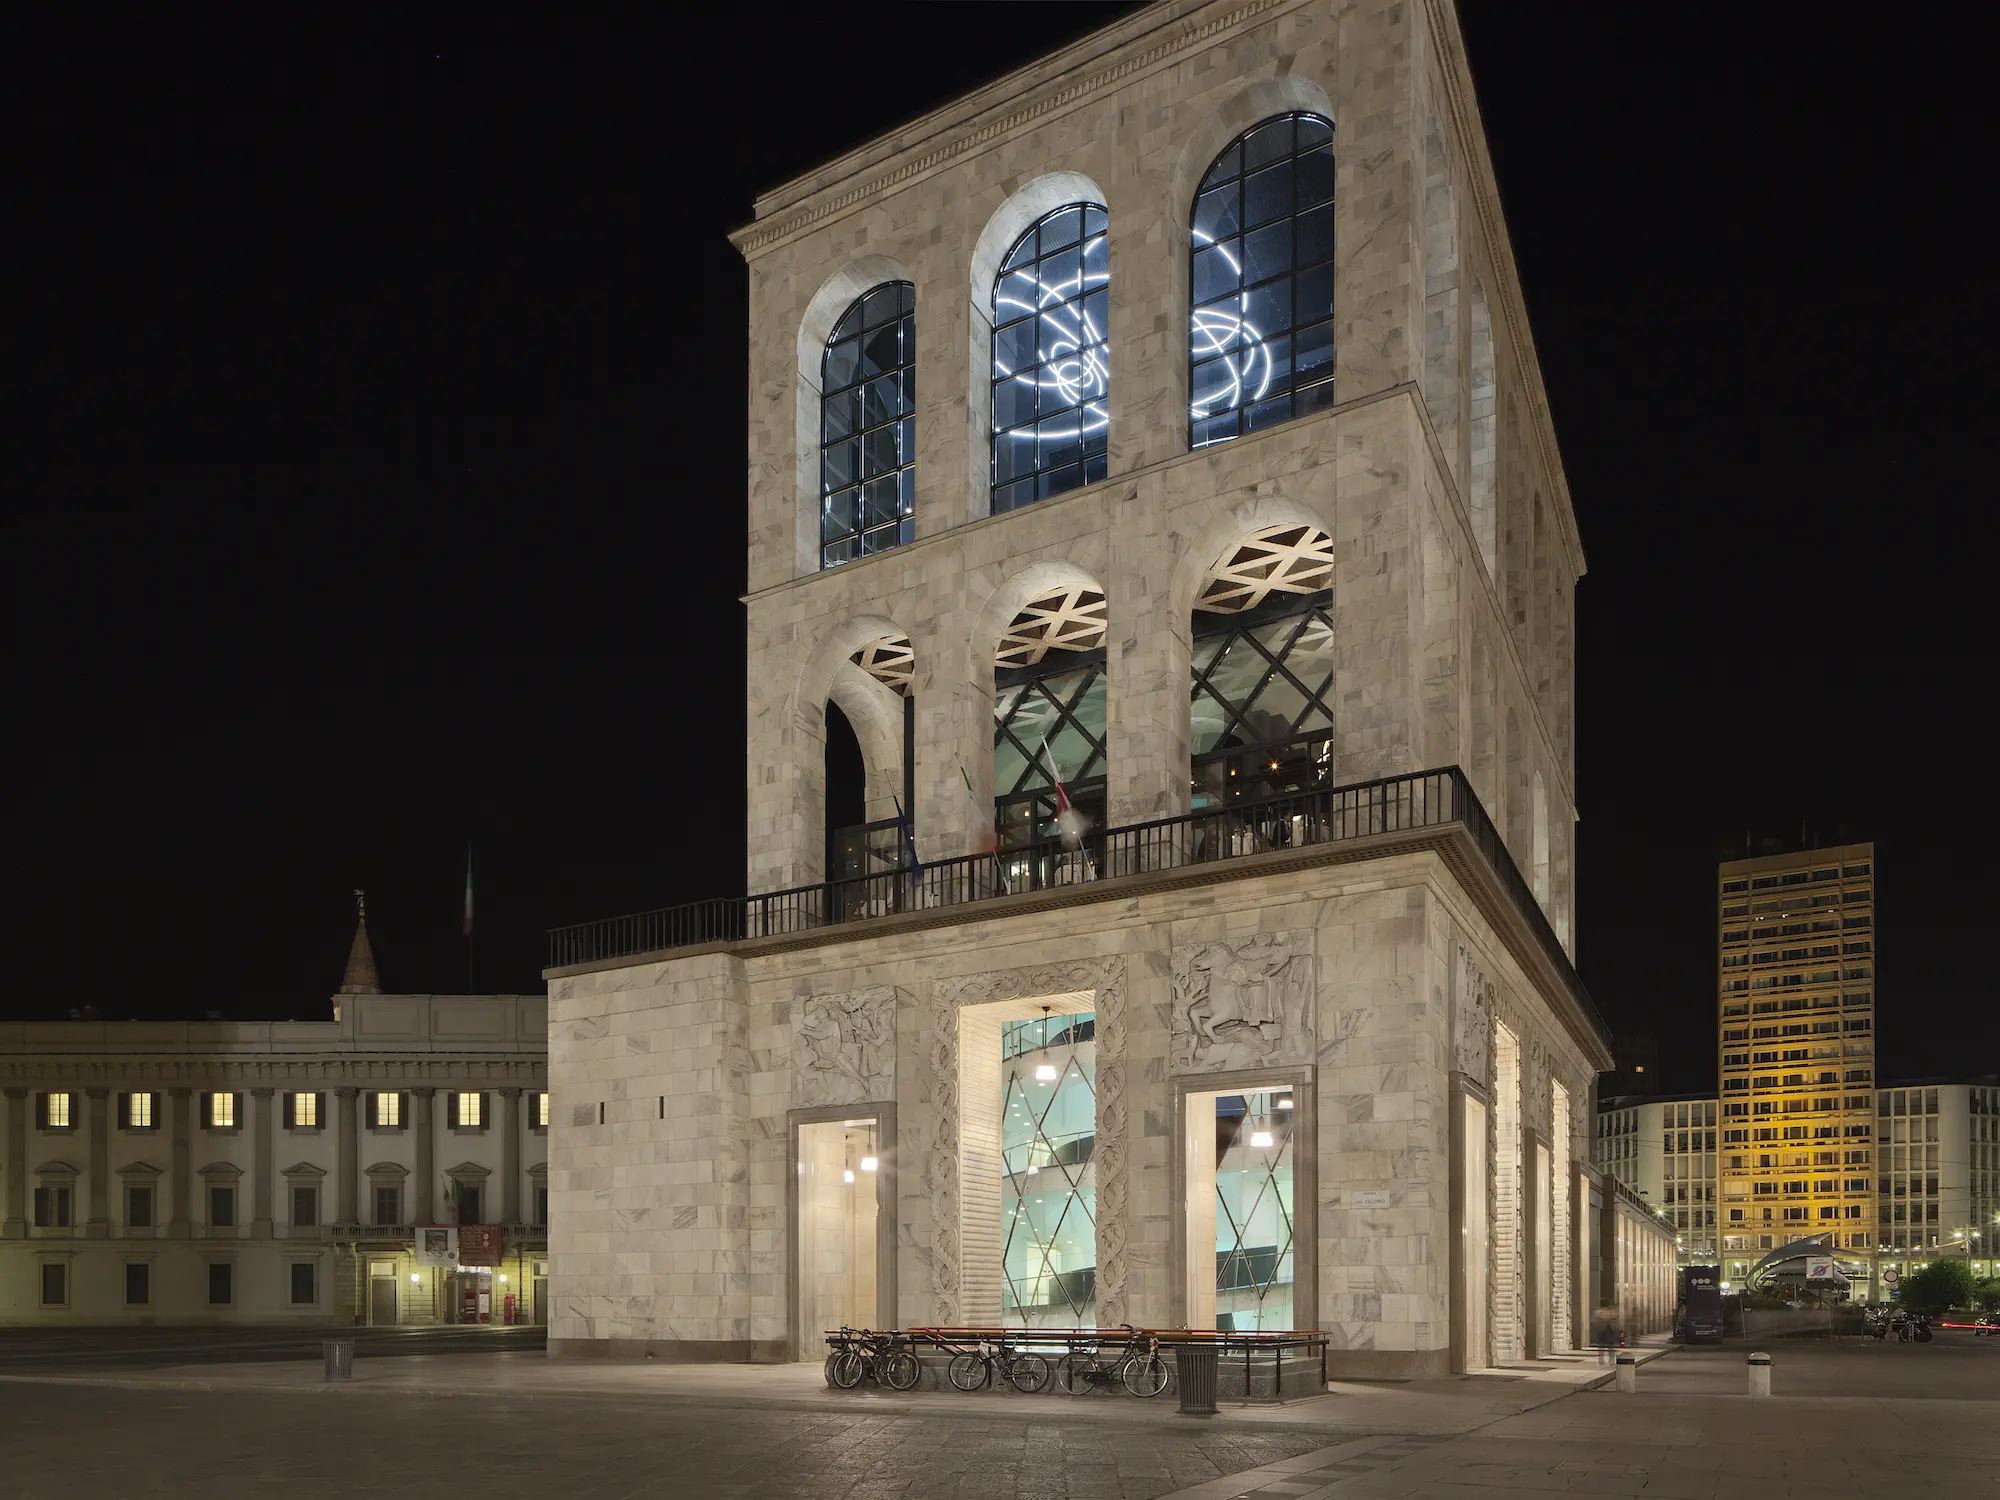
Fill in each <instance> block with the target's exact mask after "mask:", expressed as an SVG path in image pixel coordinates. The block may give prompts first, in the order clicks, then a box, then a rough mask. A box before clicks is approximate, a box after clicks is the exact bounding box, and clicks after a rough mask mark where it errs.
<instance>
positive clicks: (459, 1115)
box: [452, 1093, 486, 1129]
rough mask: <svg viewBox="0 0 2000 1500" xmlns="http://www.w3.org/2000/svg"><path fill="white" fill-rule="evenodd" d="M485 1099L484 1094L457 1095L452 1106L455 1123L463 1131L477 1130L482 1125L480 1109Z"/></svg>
mask: <svg viewBox="0 0 2000 1500" xmlns="http://www.w3.org/2000/svg"><path fill="white" fill-rule="evenodd" d="M485 1098H486V1096H485V1095H484V1094H476V1093H475V1094H458V1095H455V1096H454V1103H453V1106H452V1108H453V1116H452V1120H453V1123H454V1124H456V1125H458V1126H459V1127H461V1128H463V1129H477V1128H478V1127H479V1125H480V1124H481V1123H482V1119H483V1117H482V1115H481V1114H480V1108H481V1105H482V1104H483V1103H484V1101H485Z"/></svg>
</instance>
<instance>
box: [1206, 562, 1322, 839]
mask: <svg viewBox="0 0 2000 1500" xmlns="http://www.w3.org/2000/svg"><path fill="white" fill-rule="evenodd" d="M1193 667H1194V683H1193V687H1192V689H1191V694H1190V708H1189V716H1190V725H1189V728H1190V731H1191V740H1190V748H1191V750H1192V772H1191V774H1192V778H1193V781H1194V791H1193V806H1194V808H1195V810H1196V811H1201V810H1203V809H1206V808H1213V807H1220V806H1224V805H1226V804H1228V803H1231V802H1239V801H1243V800H1246V799H1254V798H1258V797H1268V796H1278V795H1281V794H1283V793H1285V792H1293V791H1303V790H1306V789H1308V788H1312V787H1320V786H1324V785H1326V784H1327V778H1328V774H1329V771H1330V769H1331V753H1332V743H1333V742H1332V738H1331V736H1332V731H1333V714H1332V711H1331V709H1330V708H1329V707H1328V703H1329V700H1330V699H1331V697H1332V692H1333V669H1334V659H1333V620H1332V618H1331V616H1330V615H1329V614H1328V613H1327V605H1326V602H1325V601H1324V599H1323V598H1322V599H1321V600H1320V601H1319V602H1315V603H1312V604H1309V605H1308V606H1307V607H1306V608H1304V609H1302V610H1297V611H1295V612H1293V613H1287V614H1280V615H1277V616H1276V617H1275V618H1274V617H1272V616H1271V615H1270V614H1269V613H1268V612H1259V613H1257V614H1254V615H1249V616H1239V617H1237V618H1236V619H1235V620H1234V621H1232V623H1231V625H1230V627H1229V628H1228V629H1225V630H1223V631H1221V632H1220V633H1217V634H1212V635H1209V636H1207V637H1204V638H1203V639H1200V640H1197V641H1196V642H1195V645H1194V660H1193Z"/></svg>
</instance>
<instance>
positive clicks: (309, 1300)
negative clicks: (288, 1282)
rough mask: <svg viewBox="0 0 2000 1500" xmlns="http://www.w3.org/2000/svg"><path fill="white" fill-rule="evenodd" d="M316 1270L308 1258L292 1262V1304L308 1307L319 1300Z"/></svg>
mask: <svg viewBox="0 0 2000 1500" xmlns="http://www.w3.org/2000/svg"><path fill="white" fill-rule="evenodd" d="M318 1270H319V1268H318V1267H317V1266H315V1265H314V1264H313V1263H312V1262H311V1261H309V1260H295V1261H293V1262H292V1306H294V1307H310V1306H312V1304H313V1303H315V1302H317V1301H319V1276H318Z"/></svg>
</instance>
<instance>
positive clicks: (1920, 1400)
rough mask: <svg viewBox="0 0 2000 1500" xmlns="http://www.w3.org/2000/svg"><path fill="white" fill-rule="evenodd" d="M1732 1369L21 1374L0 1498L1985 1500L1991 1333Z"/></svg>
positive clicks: (1996, 1404) (1998, 1435)
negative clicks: (1352, 1381)
mask: <svg viewBox="0 0 2000 1500" xmlns="http://www.w3.org/2000/svg"><path fill="white" fill-rule="evenodd" d="M1651 1352H1653V1351H1649V1353H1651ZM1746 1352H1747V1351H1746V1348H1744V1347H1738V1346H1732V1347H1726V1348H1722V1349H1708V1350H1674V1351H1671V1352H1665V1353H1663V1354H1661V1355H1660V1357H1657V1358H1653V1359H1651V1360H1650V1361H1649V1362H1648V1363H1647V1364H1645V1365H1643V1366H1642V1367H1641V1369H1640V1372H1639V1382H1640V1389H1639V1390H1638V1392H1637V1393H1636V1394H1632V1395H1622V1394H1620V1393H1618V1392H1617V1391H1615V1390H1613V1389H1609V1388H1598V1389H1590V1388H1588V1385H1589V1382H1590V1381H1592V1380H1594V1379H1595V1378H1596V1375H1597V1371H1596V1369H1595V1367H1594V1366H1592V1365H1590V1364H1588V1363H1585V1362H1582V1361H1557V1362H1549V1363H1547V1364H1545V1365H1541V1366H1535V1367H1523V1368H1520V1369H1514V1370H1507V1371H1502V1372H1497V1373H1492V1374H1487V1375H1481V1376H1477V1377H1473V1378H1471V1379H1465V1380H1441V1381H1426V1382H1417V1383H1411V1384H1401V1385H1395V1384H1383V1385H1345V1384H1343V1385H1336V1386H1334V1387H1332V1388H1331V1389H1330V1391H1329V1393H1328V1394H1327V1395H1326V1396H1323V1397H1315V1398H1312V1399H1310V1400H1307V1401H1301V1402H1294V1403H1291V1404H1288V1405H1286V1406H1284V1407H1270V1406H1263V1407H1236V1408H1225V1410H1224V1411H1223V1412H1222V1413H1221V1414H1220V1415H1218V1416H1216V1417H1213V1418H1205V1419H1204V1418H1189V1417H1181V1416H1179V1415H1177V1414H1176V1412H1175V1410H1174V1406H1173V1400H1172V1397H1171V1395H1169V1396H1167V1397H1163V1398H1161V1399H1160V1400H1157V1401H1146V1402H1142V1401H1137V1400H1133V1399H1131V1398H1129V1397H1123V1396H1117V1397H1113V1396H1108V1395H1107V1396H1104V1397H1101V1398H1099V1397H1084V1398H1063V1397H1056V1396H1041V1397H1023V1396H1019V1395H1018V1394H1012V1395H1007V1396H990V1397H989V1396H972V1397H968V1396H961V1395H957V1394H956V1393H950V1392H937V1393H929V1392H919V1393H915V1394H912V1395H909V1396H891V1395H887V1394H884V1393H877V1392H859V1393H852V1394H842V1393H835V1392H829V1391H827V1390H825V1388H824V1387H823V1386H822V1385H821V1384H820V1383H819V1382H818V1380H817V1379H816V1372H811V1371H807V1370H804V1369H802V1368H800V1367H761V1368H760V1367H745V1366H722V1367H709V1368H706V1369H703V1368H696V1367H687V1366H681V1367H670V1366H659V1365H643V1364H641V1365H610V1364H594V1363H582V1362H558V1363H554V1364H551V1363H549V1362H548V1361H546V1360H544V1359H543V1358H541V1357H540V1356H539V1355H534V1354H527V1353H522V1352H518V1351H516V1352H508V1351H505V1350H504V1349H499V1348H497V1347H496V1348H495V1349H494V1351H493V1352H490V1353H475V1354H466V1353H455V1352H440V1353H433V1354H424V1353H417V1354H411V1355H408V1356H406V1357H400V1358H390V1359H382V1358H374V1359H371V1358H368V1357H366V1351H365V1349H364V1356H363V1358H361V1359H360V1360H359V1361H358V1363H357V1366H356V1379H355V1382H354V1383H353V1384H352V1385H347V1386H325V1385H322V1384H319V1383H318V1381H317V1370H316V1368H315V1367H312V1366H309V1365H306V1364H303V1363H297V1362H293V1363H285V1362H258V1363H247V1362H222V1363H208V1364H189V1365H183V1366H162V1365H159V1364H157V1363H152V1362H149V1361H148V1360H145V1359H141V1360H139V1361H136V1362H135V1363H134V1365H133V1366H132V1367H131V1368H128V1369H123V1370H118V1371H108V1370H103V1369H96V1368H93V1369H90V1370H87V1371H71V1372H66V1373H35V1374H23V1373H18V1371H19V1368H20V1367H19V1364H18V1363H16V1365H15V1371H16V1373H9V1374H5V1375H0V1494H5V1495H7V1496H9V1497H10V1500H11V1497H17V1496H18V1497H21V1500H43V1497H49V1500H54V1497H57V1496H61V1497H65V1500H72V1497H73V1500H94V1497H97V1496H105V1497H111V1496H120V1497H123V1496H127V1495H132V1494H149V1495H163V1496H171V1495H182V1494H187V1495H194V1494H199V1495H201V1496H203V1497H204V1500H215V1497H232V1496H237V1495H242V1496H246V1497H247V1496H250V1495H252V1494H257V1495H260V1496H261V1495H264V1494H268V1493H269V1492H270V1491H271V1489H272V1487H273V1486H275V1485H282V1486H283V1489H284V1492H285V1493H286V1494H287V1495H289V1496H295V1497H299V1496H302V1497H313V1496H331V1495H354V1494H360V1495H376V1494H380V1495H404V1494H409V1495H416V1494H418V1493H420V1492H426V1491H433V1492H434V1491H435V1490H436V1489H438V1488H439V1487H441V1486H452V1487H458V1488H467V1487H470V1488H472V1489H475V1490H476V1491H478V1492H480V1493H482V1494H486V1495H490V1496H512V1495H523V1496H526V1495H533V1496H536V1497H548V1500H564V1497H572V1496H574V1497H579V1500H581V1497H590V1500H627V1497H631V1500H639V1497H654V1496H658V1497H663V1500H664V1497H676V1500H680V1497H709V1496H716V1497H729V1500H737V1497H742V1500H753V1497H754V1500H767V1497H815V1500H817V1497H826V1500H876V1497H892V1496H893V1497H926V1496H942V1497H954V1500H955V1497H961V1496H965V1497H970V1496H982V1497H984V1496H990V1497H996V1500H1012V1497H1020V1500H1029V1497H1051V1500H1069V1497H1076V1500H1240V1497H1243V1496H1257V1497H1260V1500H1277V1497H1283V1500H1392V1497H1393V1500H1400V1497H1408V1496H1431V1495H1436V1496H1443V1497H1446V1500H1479V1497H1483V1496H1499V1495H1506V1496H1513V1497H1519V1496H1532V1495H1558V1494H1560V1495H1584V1494H1588V1495H1604V1496H1648V1497H1652V1496H1657V1497H1663V1500H1735V1497H1739V1496H1740V1497H1745V1500H1748V1497H1756V1500H1778V1497H1785V1496H1790V1495H1799V1496H1806V1495H1810V1496H1812V1497H1814V1500H1827V1497H1836V1500H1837V1497H1845V1496H1864V1495H1865V1496H1879V1495H1896V1496H1898V1497H1902V1496H1933V1495H1938V1496H1958V1495H1963V1496H1981V1497H1987V1500H1993V1497H1996V1496H2000V1340H1986V1341H1984V1342H1979V1341H1975V1340H1973V1339H1971V1338H1970V1337H1969V1336H1962V1335H1961V1336H1950V1335H1947V1336H1943V1337H1941V1338H1940V1339H1939V1340H1938V1341H1937V1342H1936V1343H1934V1344H1930V1345H1918V1346H1911V1345H1895V1344H1889V1345H1878V1344H1875V1343H1872V1342H1862V1341H1847V1342H1843V1343H1840V1344H1835V1345H1830V1346H1822V1345H1809V1346H1800V1347H1797V1348H1786V1347H1783V1346H1779V1347H1775V1348H1774V1349H1773V1353H1774V1356H1775V1358H1776V1361H1777V1363H1776V1369H1775V1375H1774V1382H1773V1384H1774V1390H1775V1391H1776V1393H1777V1394H1775V1395H1774V1396H1773V1397H1772V1398H1771V1399H1769V1400H1759V1401H1754V1402H1753V1401H1751V1400H1750V1399H1749V1398H1748V1397H1747V1396H1745V1395H1744V1394H1743V1390H1744V1383H1745V1370H1744V1355H1745V1353H1746Z"/></svg>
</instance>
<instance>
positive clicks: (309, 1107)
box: [292, 1094, 319, 1130]
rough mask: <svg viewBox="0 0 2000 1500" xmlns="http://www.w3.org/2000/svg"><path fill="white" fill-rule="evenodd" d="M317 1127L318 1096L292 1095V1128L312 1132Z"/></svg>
mask: <svg viewBox="0 0 2000 1500" xmlns="http://www.w3.org/2000/svg"><path fill="white" fill-rule="evenodd" d="M318 1125H319V1095H318V1094H294V1095H292V1128H293V1129H294V1130H312V1129H316V1128H317V1127H318Z"/></svg>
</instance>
